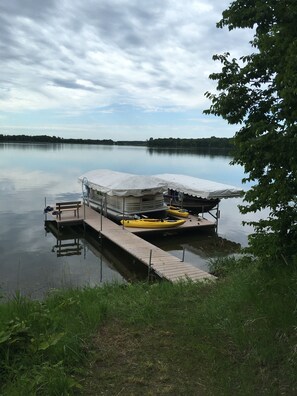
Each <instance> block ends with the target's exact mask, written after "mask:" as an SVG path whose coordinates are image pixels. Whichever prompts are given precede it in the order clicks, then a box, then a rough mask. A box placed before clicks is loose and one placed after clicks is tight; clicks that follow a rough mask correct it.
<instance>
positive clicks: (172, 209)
mask: <svg viewBox="0 0 297 396" xmlns="http://www.w3.org/2000/svg"><path fill="white" fill-rule="evenodd" d="M166 211H167V213H168V214H170V215H172V216H178V217H189V211H188V210H187V209H181V208H179V207H177V206H168V209H167V210H166Z"/></svg>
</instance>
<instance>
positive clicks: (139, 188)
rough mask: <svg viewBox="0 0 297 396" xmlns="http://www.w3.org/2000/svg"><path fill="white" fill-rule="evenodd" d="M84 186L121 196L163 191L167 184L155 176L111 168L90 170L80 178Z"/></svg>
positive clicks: (138, 195)
mask: <svg viewBox="0 0 297 396" xmlns="http://www.w3.org/2000/svg"><path fill="white" fill-rule="evenodd" d="M78 179H79V181H80V182H82V184H83V185H84V186H87V187H89V188H92V189H95V190H97V191H100V192H101V193H103V194H107V195H115V196H120V197H127V196H131V195H132V196H134V197H140V196H143V195H150V194H157V193H163V192H164V191H166V190H167V184H166V183H165V182H163V181H162V180H160V179H157V178H155V177H153V176H143V175H133V174H130V173H123V172H115V171H112V170H109V169H97V170H92V171H89V172H87V173H85V174H83V175H81V176H80V177H79V178H78Z"/></svg>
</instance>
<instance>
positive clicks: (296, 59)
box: [205, 0, 297, 263]
mask: <svg viewBox="0 0 297 396" xmlns="http://www.w3.org/2000/svg"><path fill="white" fill-rule="evenodd" d="M296 17H297V2H296V1H295V0H282V1H280V0H268V1H265V2H264V1H262V0H236V1H233V2H232V3H231V5H230V7H229V8H228V9H227V10H225V11H224V12H223V18H222V20H221V21H220V22H219V23H218V25H217V26H218V27H220V28H222V27H224V26H227V27H228V28H229V30H232V29H236V28H253V29H254V32H255V33H254V38H253V40H252V42H251V44H252V47H253V48H254V52H253V53H251V54H249V55H246V56H242V57H241V58H240V59H239V60H237V59H230V54H229V53H226V54H223V55H215V56H214V57H213V58H214V60H216V61H219V62H221V64H222V70H221V72H220V73H213V74H211V75H210V78H211V79H213V80H216V81H217V90H218V91H219V93H218V94H212V93H210V92H207V93H206V96H207V97H208V98H209V99H210V100H211V101H212V105H211V106H210V108H209V109H208V110H205V113H206V114H214V115H218V116H222V117H223V118H224V119H226V120H227V121H228V122H229V123H230V124H239V125H240V126H241V127H240V129H239V131H238V132H237V133H236V135H235V139H234V143H235V156H234V161H233V163H235V164H240V165H242V166H243V167H244V170H245V172H246V174H247V177H246V178H245V179H244V180H243V181H244V182H247V181H248V182H252V187H251V188H250V189H249V191H247V192H246V194H245V197H244V199H245V202H246V206H242V207H241V211H242V213H249V212H256V211H258V210H262V209H264V208H269V211H270V214H269V216H268V218H267V219H265V220H261V221H259V222H251V223H250V224H252V225H254V227H255V233H254V234H253V235H251V237H250V248H251V251H252V252H253V253H254V254H256V255H258V256H259V257H261V258H262V260H263V261H264V262H266V263H268V262H270V261H271V260H272V261H273V262H274V260H273V258H274V257H278V258H282V262H283V263H284V262H285V263H288V262H290V261H291V262H292V261H293V260H294V255H295V254H296V252H297V199H296V196H297V160H296V153H297V106H296V103H297V69H296V64H297V24H296Z"/></svg>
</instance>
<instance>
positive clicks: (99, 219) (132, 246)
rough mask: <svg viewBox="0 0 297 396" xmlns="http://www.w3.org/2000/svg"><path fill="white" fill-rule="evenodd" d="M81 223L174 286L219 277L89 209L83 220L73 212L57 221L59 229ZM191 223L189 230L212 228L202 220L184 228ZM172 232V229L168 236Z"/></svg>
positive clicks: (141, 230)
mask: <svg viewBox="0 0 297 396" xmlns="http://www.w3.org/2000/svg"><path fill="white" fill-rule="evenodd" d="M78 221H79V222H81V223H83V222H84V223H85V224H86V225H88V226H89V227H91V228H92V229H94V230H96V231H97V232H99V233H100V234H101V235H102V236H104V237H105V238H107V239H109V240H110V241H111V242H113V243H115V244H116V245H117V246H119V247H120V248H122V249H123V250H124V251H126V252H128V253H129V254H131V255H132V256H133V257H135V258H136V259H137V260H139V261H140V262H142V263H143V264H145V265H146V266H147V267H148V269H149V270H152V271H154V272H155V273H156V274H157V275H158V276H159V277H161V278H164V279H167V280H169V281H171V282H176V281H179V280H192V281H198V280H199V281H200V280H206V279H208V280H214V279H215V277H214V276H213V275H211V274H209V273H208V272H205V271H203V270H201V269H199V268H197V267H195V266H193V265H192V264H189V263H186V262H183V261H181V260H180V259H179V258H177V257H175V256H173V255H171V254H170V253H168V252H165V251H164V250H162V249H160V248H158V247H156V246H155V245H153V244H151V243H149V242H147V241H145V240H144V239H142V238H141V237H140V236H138V235H136V234H138V233H139V234H140V233H143V232H147V230H146V231H145V230H143V229H135V228H123V226H121V225H118V224H116V223H114V222H113V221H111V220H109V219H107V218H106V217H104V216H102V215H101V214H100V213H98V212H96V211H95V210H93V209H92V208H90V207H88V206H86V205H85V206H83V207H82V208H81V210H80V213H79V218H77V217H76V218H75V217H74V216H73V215H72V214H71V212H68V213H65V215H64V216H62V217H61V220H60V219H56V222H57V224H58V226H59V225H66V224H74V223H77V222H78ZM203 221H205V222H203ZM187 223H188V226H187V228H191V227H192V228H194V227H195V228H198V227H199V226H201V227H204V226H209V225H210V224H212V223H211V222H209V221H208V220H205V219H198V218H197V217H196V219H191V220H188V221H187V222H186V223H185V224H184V225H186V224H187ZM198 223H199V224H198ZM184 225H182V226H180V227H179V228H181V227H183V226H184ZM171 230H172V229H168V232H169V231H171ZM149 231H152V230H149ZM162 232H166V229H163V230H162Z"/></svg>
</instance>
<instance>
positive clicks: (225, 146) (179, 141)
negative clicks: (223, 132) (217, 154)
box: [147, 136, 233, 152]
mask: <svg viewBox="0 0 297 396" xmlns="http://www.w3.org/2000/svg"><path fill="white" fill-rule="evenodd" d="M147 145H148V147H151V148H171V149H172V148H173V149H191V150H203V151H211V150H225V151H229V152H230V151H231V150H232V149H233V139H232V138H218V137H215V136H212V137H210V138H196V139H186V138H157V139H154V138H150V139H149V140H148V141H147Z"/></svg>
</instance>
